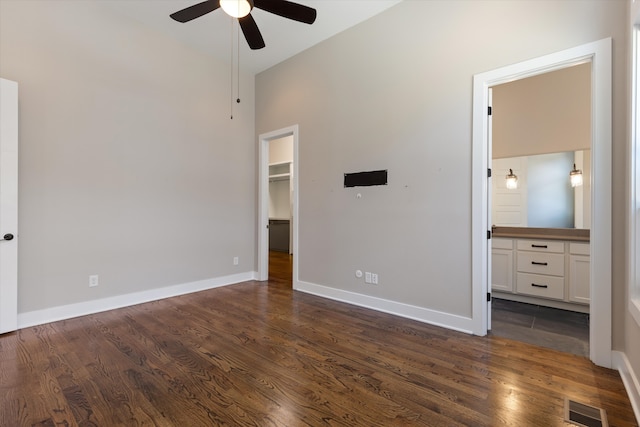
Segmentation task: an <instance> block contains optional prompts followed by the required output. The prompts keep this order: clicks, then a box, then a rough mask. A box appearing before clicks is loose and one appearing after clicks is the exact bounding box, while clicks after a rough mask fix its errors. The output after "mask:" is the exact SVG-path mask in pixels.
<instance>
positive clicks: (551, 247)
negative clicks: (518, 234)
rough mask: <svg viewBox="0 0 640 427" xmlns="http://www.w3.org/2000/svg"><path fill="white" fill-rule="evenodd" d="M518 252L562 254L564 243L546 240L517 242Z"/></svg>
mask: <svg viewBox="0 0 640 427" xmlns="http://www.w3.org/2000/svg"><path fill="white" fill-rule="evenodd" d="M518 250H519V251H533V252H554V253H559V254H562V253H564V242H554V241H548V240H518Z"/></svg>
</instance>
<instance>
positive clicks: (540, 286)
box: [531, 283, 549, 289]
mask: <svg viewBox="0 0 640 427" xmlns="http://www.w3.org/2000/svg"><path fill="white" fill-rule="evenodd" d="M531 286H533V287H534V288H545V289H546V288H548V287H549V286H548V285H538V284H537V283H532V284H531Z"/></svg>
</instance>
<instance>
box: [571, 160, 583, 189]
mask: <svg viewBox="0 0 640 427" xmlns="http://www.w3.org/2000/svg"><path fill="white" fill-rule="evenodd" d="M569 180H570V181H571V186H572V187H579V186H581V185H582V171H581V170H580V169H577V168H576V164H575V163H574V164H573V170H572V171H571V172H569Z"/></svg>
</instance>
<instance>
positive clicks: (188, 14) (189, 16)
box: [169, 0, 220, 22]
mask: <svg viewBox="0 0 640 427" xmlns="http://www.w3.org/2000/svg"><path fill="white" fill-rule="evenodd" d="M219 7H220V2H219V1H218V0H206V1H203V2H202V3H198V4H194V5H193V6H189V7H187V8H185V9H182V10H179V11H177V12H175V13H172V14H171V15H169V16H170V17H172V18H173V19H175V20H176V21H178V22H189V21H191V20H193V19H196V18H200V17H201V16H202V15H206V14H207V13H209V12H213V11H214V10H216V9H217V8H219Z"/></svg>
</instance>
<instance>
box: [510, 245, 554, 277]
mask: <svg viewBox="0 0 640 427" xmlns="http://www.w3.org/2000/svg"><path fill="white" fill-rule="evenodd" d="M517 257H518V260H517V266H518V271H519V272H523V273H536V274H550V275H553V276H564V254H545V253H536V252H523V251H518V256H517Z"/></svg>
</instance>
